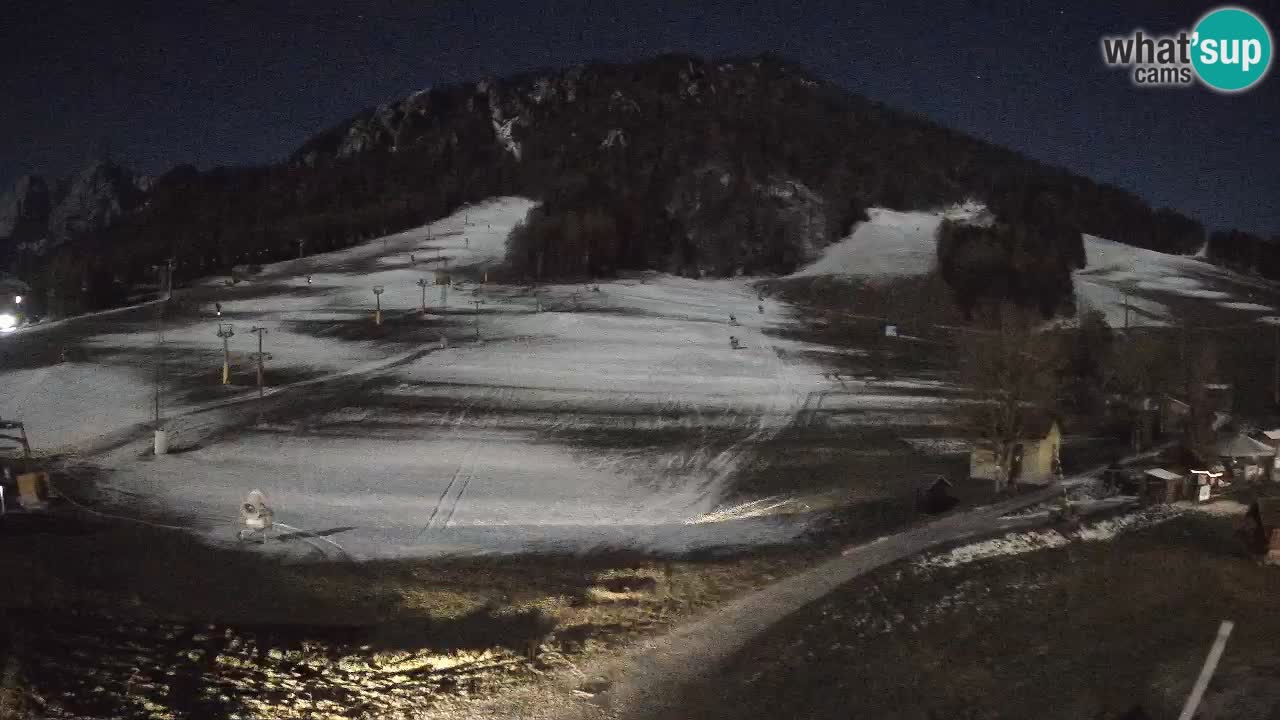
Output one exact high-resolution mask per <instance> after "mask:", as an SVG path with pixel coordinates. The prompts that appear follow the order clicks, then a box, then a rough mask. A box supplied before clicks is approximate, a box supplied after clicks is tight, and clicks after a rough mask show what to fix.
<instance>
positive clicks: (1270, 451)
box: [1215, 433, 1276, 458]
mask: <svg viewBox="0 0 1280 720" xmlns="http://www.w3.org/2000/svg"><path fill="white" fill-rule="evenodd" d="M1215 452H1216V453H1217V455H1218V457H1230V458H1237V457H1262V456H1264V455H1275V454H1276V449H1275V448H1273V447H1271V446H1270V445H1267V444H1266V443H1261V442H1258V441H1257V440H1254V439H1253V438H1251V437H1249V436H1248V435H1245V434H1243V433H1233V434H1231V435H1227V436H1226V437H1223V438H1221V439H1220V440H1218V444H1217V445H1216V446H1215Z"/></svg>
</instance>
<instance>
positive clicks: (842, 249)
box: [793, 202, 1277, 327]
mask: <svg viewBox="0 0 1280 720" xmlns="http://www.w3.org/2000/svg"><path fill="white" fill-rule="evenodd" d="M867 214H868V217H869V218H870V219H869V220H868V221H867V222H863V223H859V224H858V225H857V226H856V227H855V228H854V230H853V232H852V233H851V234H850V235H849V237H847V238H845V239H843V240H841V241H840V242H837V243H834V244H832V245H831V246H829V247H827V248H826V249H825V250H824V252H823V255H822V257H821V258H819V259H818V260H816V261H815V262H813V263H811V264H810V265H807V266H806V267H804V268H801V269H800V270H799V271H797V272H796V273H795V274H794V275H793V277H811V276H818V275H846V276H852V277H894V276H911V275H923V274H926V273H928V272H930V271H932V270H933V269H934V268H935V267H936V266H937V240H936V233H937V229H938V225H939V223H941V221H942V220H943V219H944V218H952V219H963V220H966V221H969V222H979V223H982V222H989V221H990V220H991V217H990V214H989V213H987V211H986V210H985V208H983V207H982V205H981V204H978V203H974V202H968V203H965V204H963V205H956V206H952V207H949V208H946V209H943V210H939V211H932V212H925V211H908V212H902V211H897V210H887V209H884V208H871V209H869V210H868V211H867ZM1084 246H1085V256H1086V259H1087V266H1086V267H1084V268H1083V269H1081V270H1078V271H1076V272H1075V273H1074V278H1075V286H1076V297H1077V299H1078V300H1079V303H1080V305H1081V306H1082V307H1085V308H1091V309H1097V310H1100V311H1102V312H1103V313H1104V314H1105V315H1106V317H1107V322H1108V323H1109V324H1111V325H1112V326H1113V327H1121V326H1123V325H1124V323H1125V322H1126V314H1127V321H1128V323H1129V324H1130V325H1168V324H1170V323H1171V322H1172V321H1173V318H1174V317H1175V316H1176V315H1177V311H1175V310H1171V308H1170V305H1171V304H1172V303H1174V302H1179V301H1186V300H1193V301H1202V302H1203V303H1205V304H1206V305H1209V306H1212V308H1220V309H1222V310H1228V311H1235V313H1236V314H1237V315H1240V316H1242V317H1241V319H1242V320H1243V321H1244V322H1249V321H1252V320H1259V319H1261V318H1259V317H1258V315H1257V314H1264V313H1272V314H1274V313H1276V312H1277V310H1276V306H1274V305H1271V304H1267V302H1266V301H1267V300H1271V299H1272V298H1271V296H1272V294H1273V292H1274V289H1273V288H1271V287H1270V286H1268V285H1267V284H1266V283H1265V282H1262V281H1259V280H1256V279H1254V278H1250V277H1247V276H1244V275H1241V274H1239V273H1234V272H1231V271H1229V270H1225V269H1223V268H1220V267H1218V266H1216V265H1213V264H1211V263H1209V262H1207V261H1205V260H1204V259H1203V258H1201V257H1199V256H1186V255H1167V254H1165V253H1160V252H1156V251H1154V250H1144V249H1142V248H1136V247H1133V246H1130V245H1124V244H1122V243H1118V242H1112V241H1110V240H1106V239H1103V238H1099V237H1095V236H1093V235H1085V236H1084ZM1260 300H1261V301H1263V302H1259V301H1260ZM1126 305H1127V313H1126Z"/></svg>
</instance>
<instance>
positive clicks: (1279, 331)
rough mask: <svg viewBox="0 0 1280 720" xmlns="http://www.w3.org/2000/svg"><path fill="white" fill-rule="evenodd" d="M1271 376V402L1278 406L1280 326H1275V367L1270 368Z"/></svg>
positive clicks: (1279, 400) (1279, 393) (1279, 399)
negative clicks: (1272, 380) (1272, 379)
mask: <svg viewBox="0 0 1280 720" xmlns="http://www.w3.org/2000/svg"><path fill="white" fill-rule="evenodd" d="M1272 376H1273V378H1274V384H1273V385H1272V398H1271V399H1272V400H1273V401H1274V402H1275V404H1276V405H1280V325H1276V349H1275V366H1274V367H1273V368H1272Z"/></svg>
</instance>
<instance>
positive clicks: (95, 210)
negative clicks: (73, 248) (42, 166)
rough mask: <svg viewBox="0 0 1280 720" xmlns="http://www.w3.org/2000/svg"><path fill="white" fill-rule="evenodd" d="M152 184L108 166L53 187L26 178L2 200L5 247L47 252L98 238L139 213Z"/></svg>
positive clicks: (88, 170) (35, 177) (100, 164)
mask: <svg viewBox="0 0 1280 720" xmlns="http://www.w3.org/2000/svg"><path fill="white" fill-rule="evenodd" d="M147 182H149V181H148V180H147V179H142V178H135V177H134V176H133V174H132V173H130V172H129V171H128V170H125V169H124V168H122V167H120V166H118V165H116V164H114V163H111V162H108V161H98V162H95V163H93V164H91V165H89V166H88V167H86V168H85V169H84V170H82V171H80V172H79V173H77V174H76V175H74V176H72V177H71V178H67V179H65V180H60V181H57V182H55V183H53V184H52V185H51V184H50V183H49V182H48V181H47V180H45V179H44V178H43V177H40V176H39V175H24V176H22V177H20V178H18V180H17V182H15V183H14V186H13V189H12V190H10V191H9V192H7V193H5V194H4V195H3V196H0V242H4V241H6V240H8V241H12V242H15V243H32V244H36V245H38V246H39V247H41V248H47V247H49V246H50V245H56V244H58V243H62V242H65V241H68V240H72V239H76V238H84V237H89V236H93V235H95V234H97V233H100V232H102V231H103V230H104V229H106V228H107V227H108V226H109V225H110V224H111V223H113V222H115V221H116V220H118V219H119V218H120V217H122V216H123V215H124V214H125V213H128V212H130V211H132V210H133V209H134V208H136V207H137V206H138V204H139V203H140V202H141V200H142V198H143V196H144V194H145V189H146V183H147ZM41 241H46V242H41Z"/></svg>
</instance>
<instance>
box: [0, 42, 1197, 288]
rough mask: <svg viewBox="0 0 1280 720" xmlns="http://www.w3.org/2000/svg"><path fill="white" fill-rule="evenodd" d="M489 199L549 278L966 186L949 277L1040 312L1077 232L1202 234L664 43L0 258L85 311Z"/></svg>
mask: <svg viewBox="0 0 1280 720" xmlns="http://www.w3.org/2000/svg"><path fill="white" fill-rule="evenodd" d="M501 194H519V195H524V196H528V197H532V198H535V199H538V200H542V201H544V203H545V204H544V206H543V209H542V210H541V211H540V212H539V213H535V214H534V215H533V216H531V217H530V218H529V219H528V221H527V222H526V224H525V226H524V227H523V228H522V229H521V232H520V233H519V234H518V237H517V239H516V241H515V242H513V245H512V250H513V253H512V262H513V264H514V265H516V266H517V269H519V270H521V271H522V272H524V273H525V274H528V275H532V274H535V273H536V272H537V268H536V267H534V265H536V263H537V262H538V260H537V258H538V256H539V254H541V257H542V258H543V259H542V262H543V264H544V267H543V268H542V270H543V272H544V273H546V274H548V275H553V274H557V275H558V274H566V275H574V274H581V273H589V274H600V273H610V272H614V271H616V270H619V269H649V268H652V269H661V270H670V271H673V272H678V273H683V274H689V275H700V274H718V275H726V274H732V273H737V272H786V271H788V270H790V269H792V268H794V267H795V266H796V265H797V264H799V263H802V262H803V261H804V260H806V259H807V258H808V257H811V256H813V255H814V254H815V253H816V252H817V251H818V250H820V248H821V246H822V245H823V244H824V243H828V242H830V241H832V240H834V239H837V238H839V237H841V236H842V235H844V234H845V233H847V232H848V231H849V229H850V227H851V225H852V224H853V223H854V222H856V221H858V220H860V219H863V218H864V217H865V213H864V209H865V208H866V207H869V206H872V205H879V206H885V207H890V208H896V209H921V208H933V207H937V206H939V205H941V204H944V203H950V202H955V201H961V200H965V199H968V198H977V199H979V200H983V201H985V202H987V203H988V204H989V205H990V206H991V207H993V208H995V209H996V210H997V212H998V214H999V215H1000V217H1001V218H1002V220H1003V221H1004V224H1002V225H1001V229H999V230H998V231H996V232H994V233H987V237H986V238H985V239H981V240H972V239H971V240H965V241H964V242H959V238H957V239H956V240H957V242H956V243H952V245H953V246H954V247H953V249H952V251H949V252H948V253H947V258H946V259H947V261H948V262H949V263H951V265H952V267H953V277H957V278H960V283H961V285H960V286H959V287H957V293H958V295H959V296H960V297H961V298H962V300H964V301H971V300H973V299H974V298H976V297H977V296H979V295H984V294H992V293H994V294H996V295H1003V296H1007V297H1012V298H1017V299H1019V300H1020V301H1023V302H1028V303H1033V304H1037V305H1039V306H1041V308H1042V309H1043V308H1045V307H1049V306H1052V305H1054V304H1055V303H1056V302H1058V301H1059V300H1060V298H1061V296H1062V295H1063V293H1064V288H1063V287H1062V279H1063V277H1064V275H1063V272H1064V268H1069V267H1072V266H1075V265H1078V264H1079V263H1080V262H1081V261H1082V254H1083V251H1082V250H1080V249H1079V246H1078V236H1079V233H1080V232H1088V233H1092V234H1096V235H1099V236H1103V237H1107V238H1110V239H1113V240H1117V241H1121V242H1127V243H1130V244H1134V245H1139V246H1142V247H1147V248H1151V249H1156V250H1162V251H1167V252H1188V251H1193V250H1195V249H1196V248H1197V247H1199V245H1200V244H1201V242H1202V241H1203V229H1202V228H1201V227H1200V226H1199V225H1198V224H1197V223H1195V222H1194V221H1192V220H1189V219H1187V218H1185V217H1183V216H1181V215H1178V214H1176V213H1173V212H1170V211H1164V210H1161V211H1152V210H1151V209H1150V208H1149V207H1148V206H1147V205H1146V204H1145V203H1143V202H1142V201H1141V200H1140V199H1139V198H1137V197H1136V196H1134V195H1133V194H1131V193H1129V192H1126V191H1124V190H1121V189H1119V188H1115V187H1112V186H1108V185H1100V184H1097V183H1094V182H1092V181H1090V180H1088V179H1086V178H1082V177H1079V176H1075V175H1071V174H1069V173H1067V172H1065V171H1064V170H1061V169H1059V168H1054V167H1050V166H1046V165H1043V164H1041V163H1038V162H1035V161H1033V160H1030V159H1028V158H1025V157H1023V156H1021V155H1019V154H1017V153H1014V152H1012V151H1010V150H1008V149H1005V148H1001V147H998V146H995V145H992V144H990V143H986V142H982V141H980V140H977V139H974V138H972V137H969V136H966V135H964V134H962V133H959V132H956V131H953V130H949V129H947V128H943V127H940V126H938V125H936V124H934V123H931V122H929V121H927V120H924V119H922V118H920V117H917V116H914V115H910V114H907V113H903V112H900V111H896V110H892V109H890V108H887V107H885V106H883V105H880V104H878V103H875V102H872V101H870V100H867V99H865V98H862V97H859V96H856V95H852V94H849V93H847V92H844V91H842V90H840V89H838V88H835V87H833V86H831V85H829V84H827V83H825V82H823V81H820V80H818V79H816V78H814V77H812V76H811V75H809V74H808V73H806V72H805V71H803V70H800V69H798V68H795V67H793V66H791V65H790V64H788V63H786V62H784V61H782V60H780V59H778V58H776V57H773V56H761V57H753V58H741V59H729V60H717V61H707V60H704V59H701V58H697V57H691V56H683V55H667V56H662V57H659V58H655V59H653V60H650V61H647V62H641V63H635V64H625V65H624V64H593V65H588V66H578V67H573V68H569V69H565V70H558V71H549V72H542V73H537V72H535V73H528V74H525V75H521V76H518V77H513V78H508V79H505V80H488V81H483V82H480V83H465V84H458V85H453V86H448V87H437V88H433V89H431V90H430V91H428V92H423V93H418V94H415V95H412V96H410V97H408V98H406V99H404V100H401V101H398V102H395V103H391V104H389V105H385V106H382V107H379V108H377V109H374V110H370V111H367V112H365V113H362V114H361V115H359V116H357V117H356V118H353V119H352V120H350V121H348V122H346V123H343V124H341V125H340V126H338V127H335V128H332V129H330V130H328V131H325V132H323V133H321V134H319V135H317V136H316V137H314V138H313V139H311V140H309V141H307V142H306V143H304V144H303V145H302V146H301V147H300V148H299V150H298V151H297V152H296V153H294V155H293V156H292V157H291V158H290V159H289V160H288V161H286V162H282V163H280V164H277V165H272V166H266V167H246V168H219V169H215V170H211V171H208V172H197V171H195V170H194V169H192V168H178V169H175V170H173V171H172V172H170V173H168V174H167V175H165V176H164V177H162V178H160V179H159V180H158V181H157V182H156V183H155V184H154V186H153V187H152V188H151V190H150V192H149V193H148V195H147V197H146V198H145V201H144V203H143V204H142V206H141V208H140V209H139V210H136V211H134V212H132V213H130V214H129V215H127V216H126V217H125V218H123V219H122V220H120V221H118V222H116V223H115V224H114V225H113V226H112V227H110V228H108V229H107V231H106V232H105V233H100V234H97V235H95V236H93V237H86V238H81V239H79V240H78V241H76V242H74V243H72V244H70V245H66V246H64V247H63V248H62V249H61V250H59V251H56V252H53V253H45V254H39V255H33V256H31V257H27V258H17V259H16V260H15V261H14V262H15V263H16V265H17V268H18V271H19V273H20V274H21V275H22V276H23V277H24V279H26V280H28V281H29V282H31V283H32V284H34V285H37V286H39V287H40V290H41V296H42V297H43V296H44V293H45V291H52V293H53V294H57V295H61V296H63V297H62V300H60V302H63V303H64V304H75V305H76V306H78V307H81V308H82V309H88V307H91V306H94V305H98V304H100V303H104V302H113V300H112V299H111V298H114V297H116V296H117V295H118V294H119V292H120V291H121V288H124V287H129V286H132V285H135V284H137V283H139V282H142V281H144V280H145V279H147V278H148V276H149V273H150V272H151V271H150V266H151V265H153V264H154V263H157V262H160V261H161V260H162V259H165V258H170V257H171V258H173V259H174V260H175V262H176V277H177V279H178V280H179V281H182V280H185V279H190V278H194V277H198V276H201V275H207V274H210V273H219V272H226V271H228V270H229V269H230V268H232V267H235V266H237V265H242V264H251V263H263V262H269V261H272V260H280V259H284V258H289V257H296V256H297V254H298V253H299V251H300V246H299V243H300V242H301V243H302V248H301V249H302V250H304V251H305V252H306V253H314V252H321V251H324V250H330V249H335V248H340V247H344V246H347V245H350V244H353V243H356V242H359V241H361V240H362V239H366V238H369V237H374V236H377V235H379V234H382V233H387V232H395V231H398V230H403V229H406V228H408V227H412V226H415V225H418V224H421V223H423V222H426V221H429V220H432V219H435V218H438V217H440V216H442V215H445V214H447V213H449V212H451V211H453V210H454V209H456V208H457V207H459V206H460V205H461V204H464V203H467V202H471V201H477V200H481V199H483V198H485V197H490V196H494V195H501ZM1073 238H1075V239H1077V240H1073ZM957 243H958V244H957ZM970 245H972V247H970ZM955 252H958V253H959V255H955V254H954V253H955ZM992 253H995V254H996V255H999V256H1000V257H1001V258H1003V259H1002V260H999V261H995V260H989V259H985V258H986V256H987V255H990V254H992ZM984 263H985V264H984ZM993 269H994V270H996V272H994V273H988V272H987V271H990V270H993ZM984 273H987V274H984ZM984 278H987V279H990V280H991V281H992V282H994V283H997V288H996V289H995V290H985V289H983V288H982V287H981V286H982V283H983V281H984ZM1041 280H1044V281H1046V284H1044V285H1043V286H1042V285H1041V282H1040V281H1041ZM100 286H101V289H99V288H100ZM85 288H91V289H88V290H86V289H85ZM1067 292H1069V291H1067Z"/></svg>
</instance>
